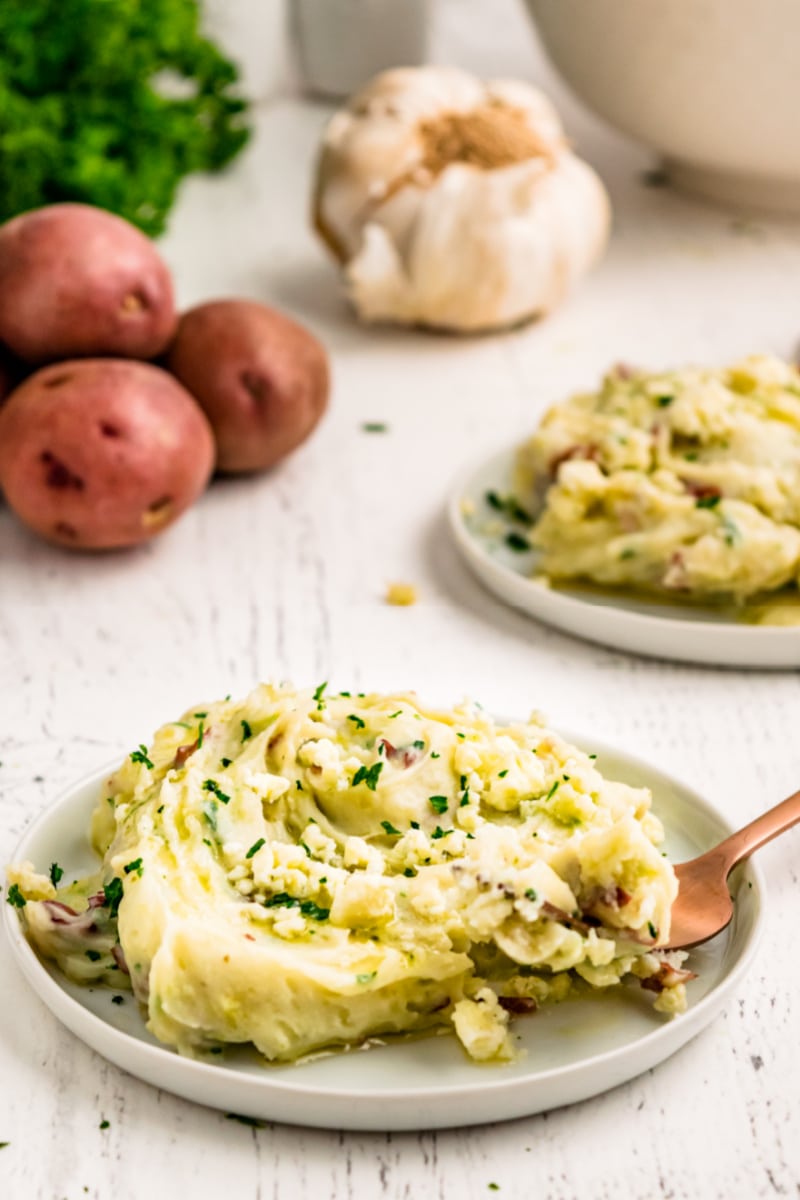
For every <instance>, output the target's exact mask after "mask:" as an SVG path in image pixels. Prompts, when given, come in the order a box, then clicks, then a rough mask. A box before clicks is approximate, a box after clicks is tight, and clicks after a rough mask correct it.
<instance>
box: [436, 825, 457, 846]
mask: <svg viewBox="0 0 800 1200" xmlns="http://www.w3.org/2000/svg"><path fill="white" fill-rule="evenodd" d="M452 832H453V831H452V829H442V827H441V825H437V826H436V828H435V829H434V831H433V833H432V834H431V839H432V840H433V841H434V842H438V840H439V838H443V837H447V836H448V834H451V833H452Z"/></svg>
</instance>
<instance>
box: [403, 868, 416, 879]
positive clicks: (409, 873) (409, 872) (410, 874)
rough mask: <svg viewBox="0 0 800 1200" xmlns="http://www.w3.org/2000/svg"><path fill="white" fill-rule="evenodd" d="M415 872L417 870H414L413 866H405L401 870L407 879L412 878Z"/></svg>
mask: <svg viewBox="0 0 800 1200" xmlns="http://www.w3.org/2000/svg"><path fill="white" fill-rule="evenodd" d="M416 873H417V872H416V871H415V870H414V868H413V867H406V868H405V870H404V871H403V874H404V875H406V876H407V877H408V878H409V879H413V878H414V876H415V875H416Z"/></svg>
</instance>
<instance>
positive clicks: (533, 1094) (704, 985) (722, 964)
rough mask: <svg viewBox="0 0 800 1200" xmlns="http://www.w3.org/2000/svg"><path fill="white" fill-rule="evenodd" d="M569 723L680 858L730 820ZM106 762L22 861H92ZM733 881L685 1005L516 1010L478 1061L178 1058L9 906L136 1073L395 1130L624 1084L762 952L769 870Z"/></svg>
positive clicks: (68, 994) (21, 851)
mask: <svg viewBox="0 0 800 1200" xmlns="http://www.w3.org/2000/svg"><path fill="white" fill-rule="evenodd" d="M568 736H569V737H570V740H571V741H573V742H577V743H578V744H579V745H582V746H583V747H585V748H586V749H587V750H589V751H593V752H595V753H597V754H598V756H599V764H598V765H600V767H601V769H602V770H603V772H604V774H606V775H608V776H610V777H617V778H620V779H624V780H626V781H628V782H629V783H631V784H634V785H636V786H647V787H650V788H651V789H652V790H653V794H654V797H655V809H656V812H657V813H658V814H659V816H660V817H661V819H662V821H663V822H664V825H665V828H666V831H667V842H666V846H665V848H666V850H667V851H668V852H669V854H670V856H671V857H672V859H673V861H676V862H679V861H682V860H684V859H687V858H691V857H693V856H694V855H696V854H698V853H700V852H702V851H703V850H705V849H707V848H708V847H709V846H711V845H713V844H714V843H715V842H716V841H719V840H720V839H721V838H723V837H724V836H726V835H727V834H728V833H729V832H730V827H729V825H728V823H727V822H726V821H725V819H724V818H723V817H722V816H721V815H720V814H719V813H717V812H716V811H715V810H714V809H713V808H711V807H710V806H709V805H708V804H707V802H706V801H705V800H703V799H702V797H700V796H699V795H697V793H695V792H693V791H691V790H690V789H689V788H687V787H685V786H684V785H683V784H681V783H679V782H677V781H676V780H674V779H672V778H671V777H669V776H667V775H665V774H663V773H662V772H660V771H657V770H655V769H654V768H652V767H650V766H647V765H646V764H645V763H642V762H640V761H639V760H637V759H635V758H632V757H631V756H629V755H627V754H623V753H621V752H620V751H617V750H613V749H611V748H610V747H606V746H602V745H599V744H598V743H596V742H594V741H592V740H591V739H585V738H580V737H574V736H572V735H568ZM114 765H116V764H114ZM109 773H110V771H109V770H108V769H106V770H105V771H102V772H98V773H97V774H95V775H93V776H92V777H91V778H89V779H87V780H85V781H83V782H81V783H79V784H77V785H76V786H75V787H73V788H71V789H70V790H69V791H68V792H66V793H65V794H64V795H62V796H61V798H60V799H59V800H58V801H57V802H56V803H55V804H54V805H53V806H52V807H51V808H49V809H47V810H46V811H45V812H44V813H43V814H42V815H41V816H40V817H39V818H38V820H36V821H35V822H34V824H33V825H32V826H31V828H30V829H29V830H28V832H27V833H26V834H25V836H24V837H23V839H22V842H21V843H20V845H19V847H18V849H17V852H16V855H15V860H16V861H20V860H24V859H30V860H31V861H32V862H33V863H34V864H36V866H37V867H38V868H39V869H40V870H42V869H46V867H47V865H49V864H50V863H51V862H54V861H58V862H59V863H60V864H61V866H62V867H63V868H64V869H65V872H66V874H67V876H71V875H79V874H85V873H87V872H88V871H90V870H93V869H94V868H95V867H96V865H97V864H96V859H95V858H94V855H93V853H92V851H91V849H90V848H89V845H88V841H87V829H88V822H89V816H90V813H91V810H92V808H93V807H94V804H95V802H96V798H97V795H98V791H99V789H100V787H101V784H102V782H103V781H104V780H105V779H107V778H108V775H109ZM732 890H733V893H734V894H735V896H736V898H737V903H736V909H735V913H734V919H733V922H732V924H731V926H730V927H729V928H728V930H726V931H725V932H724V933H723V934H720V935H719V936H718V937H717V938H715V939H714V940H713V941H712V942H709V943H707V944H706V945H705V946H703V947H699V948H697V949H696V950H695V951H693V952H692V956H691V960H690V965H691V966H692V968H693V969H694V970H695V971H697V972H698V978H697V979H696V980H694V981H692V982H691V983H690V984H689V987H688V990H689V997H690V1007H689V1011H688V1012H687V1013H685V1014H684V1015H682V1016H680V1017H677V1018H675V1019H672V1020H670V1019H668V1018H664V1017H662V1016H660V1015H659V1014H658V1013H655V1012H653V1009H652V1005H651V1004H650V1002H649V1000H648V998H647V996H646V995H645V993H644V992H643V991H642V990H641V989H638V988H637V989H635V990H634V989H630V990H628V989H624V990H623V989H619V990H618V991H617V992H615V993H614V994H613V995H597V996H590V997H587V998H581V999H578V1000H571V1001H566V1002H565V1003H563V1004H561V1005H555V1006H554V1007H552V1008H549V1009H548V1008H545V1009H542V1010H541V1011H540V1012H538V1013H537V1014H536V1015H535V1016H533V1017H528V1018H521V1019H519V1020H518V1021H517V1022H516V1025H515V1032H516V1034H517V1035H518V1037H519V1039H520V1044H521V1045H522V1046H523V1047H524V1048H525V1049H526V1051H527V1053H526V1055H525V1056H524V1057H523V1058H521V1059H520V1061H519V1062H516V1063H514V1064H513V1065H510V1066H492V1067H487V1066H477V1065H475V1064H474V1063H471V1062H469V1061H468V1060H467V1058H466V1056H465V1055H464V1053H463V1051H462V1050H461V1048H460V1047H459V1045H458V1044H457V1042H456V1040H455V1037H453V1036H446V1037H428V1038H423V1039H418V1040H408V1041H395V1042H394V1043H392V1044H388V1045H379V1046H375V1047H373V1048H371V1049H370V1050H368V1051H351V1052H349V1053H342V1054H336V1055H331V1056H329V1057H326V1058H320V1059H317V1060H316V1061H311V1062H307V1063H304V1064H301V1065H299V1066H289V1067H270V1066H266V1065H265V1064H264V1062H263V1060H261V1059H259V1058H258V1057H257V1056H256V1054H255V1052H254V1051H251V1050H247V1049H244V1048H237V1049H232V1050H230V1051H227V1052H226V1056H225V1058H224V1059H222V1060H221V1062H220V1064H219V1065H217V1064H216V1063H214V1064H211V1065H209V1064H208V1063H205V1062H195V1061H194V1060H192V1059H188V1058H181V1057H180V1056H179V1055H178V1054H177V1053H175V1052H174V1051H172V1050H170V1049H168V1048H166V1047H164V1046H162V1045H161V1044H160V1043H159V1042H157V1041H156V1040H155V1039H154V1038H153V1037H151V1036H150V1034H149V1033H148V1032H147V1030H146V1029H145V1026H144V1022H143V1020H142V1018H141V1016H140V1014H139V1011H138V1008H137V1006H136V1004H135V1002H134V1001H133V999H132V997H131V995H130V993H129V992H126V993H125V1000H124V1003H123V1004H120V1005H117V1004H114V1003H112V996H113V994H114V993H113V992H112V991H110V990H109V989H107V988H86V987H80V986H78V985H76V984H73V983H70V982H69V981H68V980H67V979H66V978H65V977H64V976H62V975H61V974H60V973H59V972H58V970H57V969H56V968H55V967H54V966H53V965H52V964H48V963H44V962H42V961H40V960H39V958H38V957H37V956H36V954H35V953H34V952H33V950H32V949H31V947H30V946H29V944H28V942H27V940H26V939H25V937H24V935H23V933H22V929H21V926H20V923H19V920H18V917H17V910H16V909H14V908H12V907H11V906H10V905H8V904H3V905H2V908H3V910H4V913H5V923H6V930H7V933H8V937H9V940H10V943H11V948H12V951H13V954H14V957H15V959H16V961H17V963H18V964H19V967H20V969H21V970H22V972H23V974H24V975H25V977H26V978H27V980H28V982H29V983H30V984H31V986H32V987H33V988H34V990H35V991H36V992H37V993H38V995H39V996H40V997H41V999H42V1000H43V1001H44V1002H45V1004H46V1005H47V1006H48V1007H49V1008H50V1010H51V1011H52V1012H53V1013H54V1015H55V1016H56V1017H57V1018H58V1019H59V1020H60V1021H61V1022H62V1023H63V1024H64V1025H66V1026H67V1028H68V1029H70V1030H72V1032H73V1033H75V1034H76V1035H77V1036H78V1037H79V1038H81V1039H82V1040H83V1041H84V1042H86V1043H87V1044H88V1045H89V1046H91V1047H92V1048H93V1049H95V1050H97V1051H98V1053H100V1054H102V1055H103V1056H104V1057H105V1058H107V1059H109V1060H110V1061H111V1062H113V1063H116V1065H117V1066H119V1067H122V1068H123V1069H124V1070H126V1071H130V1073H131V1074H132V1075H136V1076H137V1077H138V1078H140V1079H143V1080H145V1081H146V1082H147V1083H151V1084H154V1085H155V1086H157V1087H161V1088H164V1089H165V1090H166V1091H169V1092H174V1093H175V1094H176V1095H178V1096H184V1097H186V1098H187V1099H189V1100H194V1101H196V1102H197V1103H199V1104H207V1105H210V1106H211V1107H214V1108H220V1109H222V1110H223V1111H226V1112H234V1113H239V1114H246V1115H248V1116H250V1117H258V1118H261V1119H264V1120H270V1121H282V1122H286V1123H291V1124H296V1125H311V1126H317V1127H319V1128H323V1129H373V1130H385V1131H395V1130H406V1129H436V1128H444V1127H448V1126H457V1125H476V1124H482V1123H486V1122H490V1121H500V1120H504V1119H506V1118H510V1117H521V1116H526V1115H528V1114H531V1113H536V1112H541V1111H543V1110H545V1109H550V1108H556V1107H559V1106H560V1105H563V1104H570V1103H572V1102H574V1101H576V1100H584V1099H586V1098H587V1097H589V1096H594V1095H596V1094H597V1093H599V1092H603V1091H606V1090H607V1089H609V1088H612V1087H615V1086H616V1085H617V1084H620V1083H623V1082H624V1081H625V1080H628V1079H632V1078H633V1077H634V1076H635V1075H638V1074H640V1073H641V1072H642V1071H646V1070H648V1069H649V1068H650V1067H653V1066H655V1065H656V1064H657V1063H659V1062H661V1061H662V1060H663V1059H665V1058H667V1057H668V1056H669V1055H671V1054H673V1053H674V1052H675V1051H676V1050H677V1049H679V1048H680V1047H681V1046H682V1045H684V1043H685V1042H687V1041H689V1039H690V1038H692V1037H694V1036H695V1034H697V1033H699V1031H700V1030H701V1029H703V1027H704V1026H705V1025H707V1024H708V1022H709V1021H710V1020H711V1019H712V1018H713V1017H714V1016H715V1015H716V1014H717V1013H718V1012H719V1011H720V1009H721V1008H722V1006H723V1005H724V1004H725V1003H726V1002H727V1000H728V999H729V997H730V995H731V993H732V991H733V990H734V988H735V987H736V986H737V985H738V984H739V982H740V981H741V979H742V977H743V975H744V973H745V971H746V970H747V967H748V966H749V964H750V961H751V959H752V957H753V954H754V951H755V947H756V941H757V938H758V935H759V932H760V926H761V911H762V894H763V883H762V880H761V877H760V874H759V872H758V871H757V869H756V868H755V867H754V865H753V864H752V863H749V864H747V865H746V866H745V867H744V868H739V869H738V870H737V872H736V874H735V875H734V876H733V877H732Z"/></svg>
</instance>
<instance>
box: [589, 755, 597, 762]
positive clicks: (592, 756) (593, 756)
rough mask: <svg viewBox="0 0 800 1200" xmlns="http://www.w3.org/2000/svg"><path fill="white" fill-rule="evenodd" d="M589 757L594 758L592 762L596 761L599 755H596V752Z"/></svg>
mask: <svg viewBox="0 0 800 1200" xmlns="http://www.w3.org/2000/svg"><path fill="white" fill-rule="evenodd" d="M589 758H590V759H591V760H592V762H594V760H595V759H596V758H597V755H596V754H590V755H589Z"/></svg>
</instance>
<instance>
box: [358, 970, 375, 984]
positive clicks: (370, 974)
mask: <svg viewBox="0 0 800 1200" xmlns="http://www.w3.org/2000/svg"><path fill="white" fill-rule="evenodd" d="M377 974H378V972H377V971H367V972H365V973H364V974H363V975H356V983H372V981H373V979H374V978H375V976H376V975H377Z"/></svg>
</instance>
